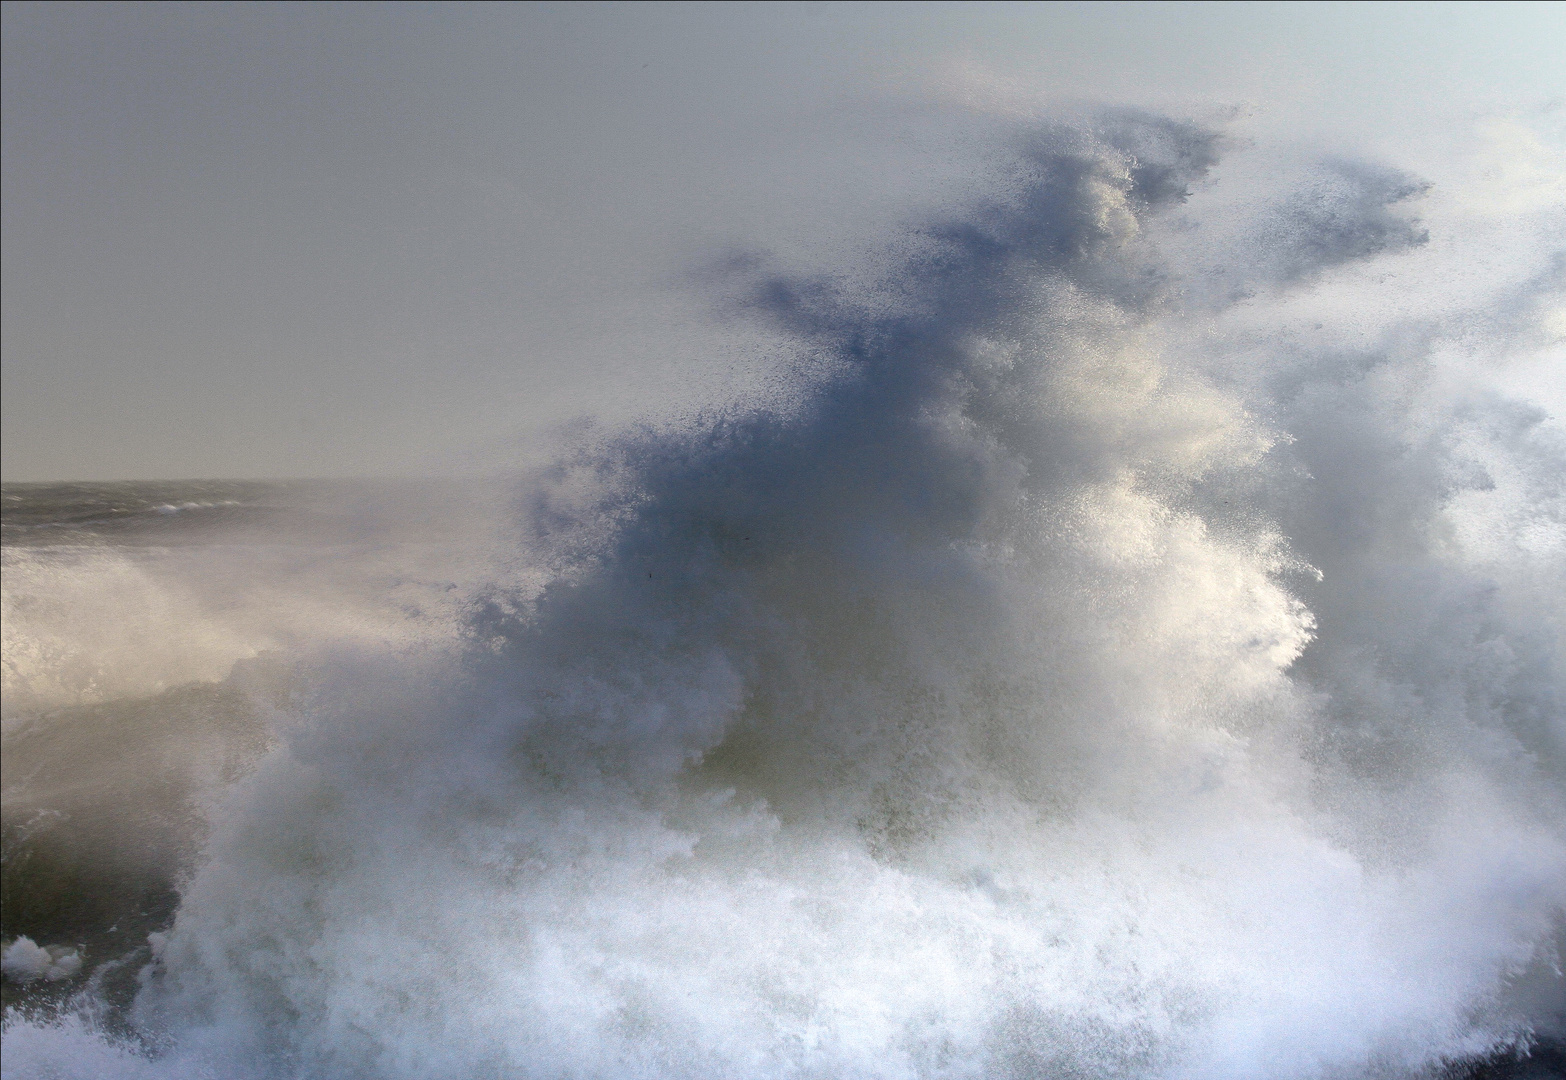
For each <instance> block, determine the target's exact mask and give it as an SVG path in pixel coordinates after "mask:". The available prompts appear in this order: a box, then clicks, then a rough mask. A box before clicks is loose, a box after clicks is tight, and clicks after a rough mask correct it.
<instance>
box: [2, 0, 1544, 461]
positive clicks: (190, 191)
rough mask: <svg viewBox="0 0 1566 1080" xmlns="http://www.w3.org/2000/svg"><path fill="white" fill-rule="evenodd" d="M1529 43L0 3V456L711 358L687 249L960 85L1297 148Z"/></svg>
mask: <svg viewBox="0 0 1566 1080" xmlns="http://www.w3.org/2000/svg"><path fill="white" fill-rule="evenodd" d="M1562 55H1566V5H1561V4H1524V5H1507V4H1488V5H1439V4H1431V5H1369V4H1353V5H1340V4H1318V5H1274V4H1255V5H1243V4H1191V5H1174V4H1093V5H1088V4H1058V5H1057V4H1034V5H1009V4H1001V5H969V4H927V5H890V4H876V5H856V4H786V5H744V6H729V5H664V6H655V5H627V6H620V5H569V4H539V5H505V6H489V5H418V4H400V5H392V6H376V5H326V4H313V5H304V6H294V5H286V4H281V5H272V4H266V5H237V4H235V5H181V4H162V5H114V4H94V5H75V4H72V5H63V6H57V5H48V4H7V5H6V6H5V9H4V66H3V78H4V128H3V138H4V219H3V225H4V233H3V242H4V251H3V256H4V296H3V301H4V323H3V363H4V371H3V377H4V417H3V419H4V426H3V439H4V443H3V451H4V455H3V465H4V475H5V478H6V479H7V480H41V479H94V478H115V477H123V478H145V477H193V476H226V477H244V476H311V475H314V476H322V475H326V476H341V475H365V474H396V473H408V472H420V471H425V470H429V469H437V470H445V469H452V468H468V467H481V466H482V463H483V462H484V461H485V460H487V459H488V458H490V457H494V456H495V455H498V454H502V453H504V452H505V448H506V447H507V446H509V445H511V444H512V443H514V442H516V441H517V440H525V438H526V436H527V434H528V433H529V432H532V431H537V430H539V429H541V428H544V427H547V426H548V425H550V424H554V423H558V422H561V421H564V420H567V419H569V418H571V417H573V416H576V415H581V414H600V415H605V416H608V417H611V418H617V419H618V418H624V417H626V416H630V415H635V414H637V413H643V412H646V413H658V412H661V411H667V410H668V409H670V408H673V407H689V406H691V405H693V404H700V403H701V402H703V401H710V400H720V399H722V398H723V397H724V396H725V395H728V394H732V393H737V392H740V390H741V389H743V387H744V385H746V382H747V380H749V379H753V378H755V377H756V376H757V373H758V372H759V371H761V370H762V369H763V367H764V361H763V360H762V359H761V358H759V357H758V356H756V355H754V348H753V347H752V348H750V349H747V348H746V342H745V339H744V336H743V335H742V334H738V333H737V332H736V331H734V330H733V329H730V328H724V327H722V326H717V325H713V324H712V323H711V321H710V320H708V319H705V318H704V308H703V304H704V303H705V302H706V301H705V300H704V298H703V297H702V296H701V294H700V291H699V290H697V289H695V288H694V287H693V286H692V285H691V284H690V277H689V274H690V270H691V268H692V267H694V266H696V265H698V264H699V263H701V262H702V261H703V260H705V259H709V258H711V257H713V256H714V254H715V253H718V252H721V251H722V250H724V249H726V248H728V247H730V246H732V245H735V244H755V245H758V246H761V247H765V248H770V249H774V250H779V251H783V252H785V253H793V254H795V255H797V256H798V257H800V258H818V259H819V258H822V257H823V255H822V253H823V252H830V251H832V250H833V249H834V245H836V246H842V245H845V244H848V243H850V242H851V240H852V238H853V237H854V236H856V235H863V234H865V233H866V232H868V231H869V230H872V229H874V228H876V227H878V226H880V225H882V224H884V223H885V222H886V221H887V220H890V219H895V218H896V217H898V216H899V215H901V214H902V213H903V212H905V210H906V208H907V207H909V206H911V205H917V204H919V203H920V202H921V201H927V200H930V199H934V198H938V197H939V194H940V192H941V190H943V185H950V184H952V183H955V182H956V181H957V180H958V179H960V177H961V175H962V173H963V171H964V169H965V168H966V167H968V166H969V165H970V164H971V162H972V154H973V153H977V151H975V150H972V149H971V148H969V149H966V150H965V149H964V148H963V144H962V140H961V138H960V133H955V134H954V133H953V132H950V131H944V132H943V131H932V129H931V127H930V124H929V121H928V119H927V117H925V116H924V115H923V113H921V110H920V108H919V107H918V103H919V102H921V101H928V100H930V99H932V98H936V97H939V96H940V95H942V94H953V93H956V94H960V93H961V92H962V87H964V86H971V85H977V84H993V85H998V86H1001V87H1003V88H1006V89H1005V92H1010V93H1015V94H1017V95H1020V97H1022V98H1028V97H1029V95H1033V96H1034V97H1036V98H1037V99H1038V100H1040V101H1045V100H1068V99H1083V100H1094V99H1097V100H1118V101H1129V102H1136V103H1140V104H1145V105H1149V106H1153V107H1169V108H1177V109H1182V110H1186V111H1192V110H1194V111H1197V112H1202V111H1203V110H1207V111H1208V112H1211V113H1212V114H1213V115H1217V113H1218V110H1220V109H1221V108H1224V107H1226V106H1230V105H1245V106H1248V107H1249V108H1250V110H1251V114H1252V115H1253V117H1254V119H1253V120H1252V121H1250V123H1251V125H1252V129H1253V130H1256V131H1270V132H1272V133H1274V134H1276V135H1278V136H1279V137H1284V136H1285V135H1286V137H1287V138H1292V139H1298V140H1309V141H1314V142H1317V143H1321V144H1323V145H1326V146H1328V148H1329V149H1330V148H1331V145H1330V144H1341V145H1342V146H1343V147H1345V148H1347V147H1351V146H1353V145H1356V144H1358V143H1363V142H1371V143H1376V144H1377V145H1386V144H1395V143H1396V141H1397V140H1398V139H1399V138H1402V137H1405V136H1406V133H1407V132H1408V131H1410V130H1419V129H1421V127H1422V126H1428V124H1429V123H1431V122H1433V118H1439V116H1440V115H1442V114H1443V113H1446V112H1450V111H1452V110H1469V111H1482V110H1485V109H1492V108H1501V109H1504V108H1506V107H1509V106H1512V105H1537V104H1539V103H1541V102H1543V101H1545V100H1547V99H1549V98H1551V97H1558V96H1560V95H1561V94H1563V93H1566V74H1563V72H1566V65H1563V64H1562V63H1561V61H1560V57H1561V56H1562ZM954 88H955V89H954Z"/></svg>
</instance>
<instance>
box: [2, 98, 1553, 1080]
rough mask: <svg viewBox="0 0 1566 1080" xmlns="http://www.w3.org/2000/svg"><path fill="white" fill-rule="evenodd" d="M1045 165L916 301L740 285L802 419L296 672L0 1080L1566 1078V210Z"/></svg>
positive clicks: (1149, 157) (966, 240)
mask: <svg viewBox="0 0 1566 1080" xmlns="http://www.w3.org/2000/svg"><path fill="white" fill-rule="evenodd" d="M1530 130H1532V129H1530ZM1541 131H1542V129H1541ZM1530 137H1533V138H1534V139H1535V142H1536V143H1538V145H1539V146H1541V147H1546V149H1547V146H1546V142H1547V140H1548V138H1549V137H1551V136H1550V135H1549V132H1548V131H1543V132H1542V134H1541V133H1540V132H1538V131H1535V132H1533V134H1532V135H1531V136H1530ZM1009 139H1010V142H1009V144H1008V149H1007V150H1006V152H1005V153H1004V154H1001V155H998V156H1000V157H1002V158H1004V160H1005V165H1004V167H1003V175H1002V178H1001V179H1000V180H998V181H995V182H993V183H992V184H991V185H990V186H989V188H988V189H987V191H988V194H987V195H985V196H984V197H982V198H980V197H977V196H976V197H975V198H974V199H973V200H971V201H970V202H969V203H967V204H964V205H962V206H957V207H953V208H950V209H949V210H948V211H947V212H946V213H945V214H944V215H943V216H940V217H936V218H929V219H925V220H922V221H916V222H914V224H913V227H912V228H911V229H910V231H909V233H908V234H907V235H905V236H903V237H901V238H898V239H896V240H895V241H892V242H889V245H888V248H887V251H886V253H885V255H884V257H882V258H880V259H875V260H869V262H868V265H869V266H870V267H871V269H870V270H868V271H865V272H863V273H857V272H856V275H855V276H854V277H852V278H849V279H841V278H840V279H829V278H814V277H808V276H804V277H802V276H800V275H794V274H790V273H787V272H785V271H782V270H779V271H776V272H773V271H770V270H768V269H767V268H766V266H765V264H759V263H755V262H746V263H742V264H740V265H739V267H738V268H737V269H735V270H734V271H733V273H734V275H736V277H735V278H733V279H731V284H730V286H729V287H730V288H731V290H732V291H733V292H734V294H735V295H738V296H741V297H742V300H741V306H742V307H743V308H744V309H745V310H746V311H749V312H750V313H752V314H753V315H755V316H757V317H759V318H763V319H767V320H771V323H772V325H774V326H775V327H776V328H777V332H778V333H780V334H782V335H786V337H787V339H788V340H789V341H790V342H792V346H791V347H792V350H793V356H794V357H795V360H794V361H793V362H792V366H791V367H790V374H789V376H788V378H786V379H783V380H780V388H779V389H778V391H777V393H776V395H775V396H774V397H773V398H771V399H769V400H765V401H763V402H761V403H760V404H759V405H753V406H746V407H744V408H739V407H736V408H735V409H731V410H728V411H726V412H720V413H719V414H717V415H713V416H710V417H705V418H699V419H696V420H692V421H688V422H682V423H677V424H668V425H662V426H655V427H652V428H648V429H646V430H642V431H639V432H633V433H631V434H621V435H614V436H607V437H604V438H601V439H597V440H596V441H594V440H592V439H583V440H580V441H579V442H578V443H577V444H576V445H575V446H574V447H572V448H570V449H569V450H567V451H563V452H562V454H561V457H560V463H559V465H558V467H557V468H555V469H554V470H553V471H552V472H550V473H549V474H548V476H546V477H545V478H544V479H543V480H542V481H540V482H538V483H536V484H533V485H532V486H530V487H528V488H527V489H526V491H524V492H523V493H522V500H521V501H522V504H523V510H522V511H521V512H519V513H518V514H517V520H518V521H519V522H520V524H518V525H517V526H516V528H515V530H514V533H513V535H512V536H511V538H510V539H509V541H508V544H509V548H510V550H509V552H506V553H504V555H503V556H502V557H500V558H498V559H497V561H496V562H495V563H494V566H495V569H494V570H493V572H492V573H491V575H490V578H489V583H488V584H486V585H485V586H484V587H482V588H479V589H475V590H472V591H471V592H466V593H463V595H464V596H467V597H468V598H469V599H468V600H467V602H466V606H464V607H462V608H461V614H460V617H459V618H458V620H457V622H456V623H455V627H456V629H455V630H454V631H452V632H445V631H442V632H439V633H436V632H434V631H431V632H430V633H429V634H427V635H425V636H423V637H419V636H410V635H403V636H401V637H398V638H396V639H395V640H390V639H388V640H387V641H385V642H381V643H377V642H378V641H379V640H380V639H376V640H371V639H369V638H366V637H364V636H363V635H360V636H354V635H350V634H337V635H332V634H323V635H319V636H318V639H317V641H316V643H315V644H311V645H309V646H308V647H307V646H305V645H298V646H297V647H296V648H294V649H293V651H292V652H290V653H288V654H287V655H286V661H284V660H279V661H277V663H279V664H285V666H286V668H287V678H286V682H287V688H286V691H279V690H275V689H274V690H272V691H269V692H267V693H265V694H262V693H261V692H260V691H256V692H255V693H256V695H257V696H256V700H257V704H256V706H255V707H256V708H257V709H259V710H260V711H261V712H262V713H264V714H265V716H266V717H267V718H268V722H269V723H270V724H271V725H273V730H274V737H275V740H276V742H275V745H274V746H273V748H272V749H271V750H270V751H268V752H267V753H265V754H264V755H263V756H262V757H261V758H260V759H259V761H258V762H257V764H256V765H255V767H254V769H253V771H251V772H249V773H248V774H247V775H246V776H245V777H244V778H243V779H241V780H239V781H237V782H235V783H233V784H232V786H229V787H227V788H225V789H224V790H223V793H222V794H221V796H214V797H213V802H212V806H211V809H210V812H209V824H208V826H207V828H208V830H209V833H208V834H207V839H206V841H205V846H204V849H203V851H202V854H201V855H200V857H199V858H198V859H196V860H195V861H194V863H193V864H192V869H191V871H190V872H189V875H188V878H187V879H185V880H184V881H183V884H182V887H181V889H180V900H179V907H178V913H177V917H176V919H175V921H174V923H173V925H172V927H171V928H170V929H169V930H168V931H167V933H166V934H158V935H156V936H155V938H154V941H153V943H152V946H151V949H152V951H153V952H155V954H156V955H155V958H153V959H151V960H150V962H147V966H146V967H145V968H144V970H143V971H142V974H141V976H140V980H141V984H140V985H141V988H140V990H139V993H138V994H137V995H136V998H135V1001H134V1005H133V1006H131V1007H130V1009H129V1012H128V1014H127V1017H126V1018H125V1020H124V1021H123V1022H122V1023H121V1024H120V1026H119V1027H114V1026H113V1025H106V1024H104V1023H103V1022H101V1012H102V1010H101V1009H99V1010H98V1011H95V1010H94V1006H93V1005H92V1002H91V1000H90V998H91V995H90V994H86V995H84V996H79V997H78V999H77V1001H76V1003H75V1005H74V1006H70V1007H67V1008H65V1009H64V1010H63V1011H62V1012H61V1013H59V1014H58V1015H57V1016H55V1017H52V1018H51V1017H49V1016H43V1015H39V1014H33V1015H32V1016H31V1017H24V1016H22V1015H21V1014H13V1016H12V1017H11V1018H10V1019H9V1020H8V1025H7V1027H6V1032H5V1046H6V1053H5V1074H6V1076H7V1077H10V1076H13V1075H15V1076H35V1075H58V1076H124V1077H141V1076H147V1077H193V1076H211V1077H225V1078H236V1080H237V1078H257V1080H260V1078H268V1080H271V1078H283V1077H290V1078H291V1077H301V1078H302V1077H323V1078H324V1077H342V1078H349V1077H352V1078H364V1080H370V1078H376V1080H381V1078H387V1080H389V1078H420V1080H426V1078H427V1080H434V1078H453V1080H455V1078H464V1080H466V1078H475V1077H538V1078H545V1077H549V1078H565V1077H572V1078H581V1080H587V1078H632V1077H639V1078H654V1077H658V1078H662V1077H682V1078H706V1077H713V1078H716V1077H732V1078H747V1080H748V1078H755V1080H761V1078H773V1077H777V1078H781V1077H790V1078H795V1080H804V1078H822V1080H826V1078H833V1080H839V1078H841V1080H847V1078H861V1077H862V1078H872V1077H873V1078H885V1080H892V1078H897V1080H902V1078H908V1080H912V1078H915V1077H918V1078H935V1077H941V1078H953V1080H955V1078H980V1077H984V1078H996V1080H999V1078H1012V1077H1016V1078H1022V1077H1036V1078H1052V1080H1053V1078H1060V1080H1064V1078H1083V1080H1088V1078H1093V1080H1109V1078H1122V1077H1124V1078H1133V1077H1135V1078H1154V1077H1157V1078H1171V1080H1173V1078H1189V1080H1197V1078H1201V1080H1220V1078H1223V1080H1264V1078H1266V1080H1286V1078H1287V1080H1293V1078H1307V1077H1309V1078H1327V1077H1343V1078H1347V1077H1388V1078H1391V1077H1417V1076H1425V1075H1436V1074H1437V1072H1438V1070H1440V1069H1442V1068H1444V1067H1445V1066H1446V1065H1447V1064H1448V1063H1451V1062H1456V1061H1460V1060H1464V1059H1469V1058H1475V1057H1479V1056H1483V1055H1486V1054H1491V1053H1494V1052H1496V1051H1498V1050H1506V1049H1508V1048H1526V1047H1527V1046H1528V1045H1529V1044H1530V1042H1531V1040H1533V1039H1536V1038H1538V1037H1541V1036H1549V1035H1550V1032H1551V1030H1552V1029H1551V1024H1553V1023H1556V1022H1558V1020H1559V1009H1560V1006H1561V982H1560V980H1559V976H1558V968H1557V967H1556V965H1557V964H1558V956H1557V955H1556V950H1557V948H1558V946H1559V943H1560V941H1561V933H1562V932H1561V926H1562V912H1563V905H1566V799H1563V796H1566V698H1563V690H1566V683H1563V667H1562V664H1563V660H1566V657H1563V650H1562V639H1561V636H1560V635H1561V625H1560V619H1561V614H1562V612H1563V610H1566V607H1563V604H1562V600H1563V595H1562V594H1563V591H1566V491H1563V484H1566V438H1563V435H1562V428H1561V426H1560V424H1559V422H1558V420H1554V419H1550V418H1549V417H1548V415H1547V413H1546V411H1545V410H1544V409H1542V408H1540V407H1538V406H1537V405H1534V404H1529V403H1528V400H1527V397H1528V393H1529V386H1530V380H1531V379H1545V378H1554V379H1557V380H1558V379H1559V378H1560V376H1561V371H1562V367H1563V365H1566V354H1563V336H1562V335H1563V333H1566V321H1563V311H1566V309H1563V307H1562V288H1563V273H1566V269H1563V268H1566V257H1563V255H1562V253H1561V252H1562V235H1563V233H1562V224H1563V219H1566V214H1563V209H1562V200H1561V198H1560V194H1561V192H1560V189H1559V181H1558V179H1551V176H1552V175H1553V174H1549V173H1547V172H1545V173H1539V176H1543V179H1539V178H1538V176H1535V177H1534V179H1532V180H1530V181H1529V183H1532V184H1533V185H1534V186H1533V187H1531V188H1530V187H1528V186H1527V185H1526V184H1523V183H1522V182H1521V181H1518V182H1517V183H1515V184H1513V185H1512V187H1509V188H1507V189H1506V190H1507V191H1508V192H1510V193H1511V195H1512V197H1514V198H1515V199H1516V200H1518V201H1517V202H1516V203H1515V205H1512V204H1508V207H1507V208H1505V209H1504V212H1503V211H1502V210H1496V209H1495V207H1496V206H1499V205H1500V204H1499V203H1497V202H1495V200H1493V199H1492V200H1491V201H1490V202H1489V203H1482V204H1481V202H1482V201H1481V200H1479V197H1478V196H1475V195H1472V191H1478V190H1480V189H1479V188H1473V189H1471V192H1470V197H1469V201H1467V202H1464V201H1463V199H1462V198H1459V197H1457V196H1454V195H1450V194H1448V193H1444V192H1443V191H1442V190H1440V189H1439V188H1437V189H1429V188H1428V186H1427V185H1425V184H1423V183H1422V182H1421V181H1420V179H1419V178H1417V177H1411V176H1407V175H1404V174H1402V173H1400V172H1397V171H1395V170H1391V169H1388V168H1383V167H1379V166H1371V165H1366V164H1362V163H1357V162H1330V163H1326V164H1323V165H1320V166H1314V167H1311V168H1309V169H1303V170H1299V171H1298V172H1297V173H1296V175H1295V177H1294V179H1293V181H1291V184H1290V186H1288V187H1287V188H1286V190H1284V191H1283V192H1282V193H1281V194H1280V193H1278V192H1277V191H1276V190H1266V191H1263V190H1251V189H1241V190H1231V189H1230V188H1226V187H1225V184H1226V182H1228V181H1227V178H1226V174H1225V173H1224V172H1223V169H1222V168H1221V167H1220V166H1219V157H1220V151H1221V149H1222V145H1223V144H1222V140H1221V138H1220V137H1219V136H1218V135H1216V134H1214V133H1213V132H1210V131H1207V130H1205V129H1202V128H1199V127H1196V126H1192V125H1187V124H1183V123H1176V122H1172V121H1167V120H1164V119H1160V118H1156V117H1148V116H1142V115H1135V114H1109V115H1102V116H1099V117H1097V118H1095V119H1093V120H1090V121H1085V122H1082V123H1076V124H1060V125H1042V126H1040V125H1034V124H1030V125H1026V126H1019V127H1018V128H1017V129H1016V130H1014V131H1013V132H1011V133H1010V135H1009ZM1541 140H1543V141H1541ZM1544 152H1545V150H1540V153H1541V154H1542V153H1544ZM1541 160H1542V159H1541ZM1539 168H1542V166H1539ZM1535 171H1536V172H1538V169H1536V170H1535ZM1241 175H1242V177H1243V173H1242V174H1241ZM1530 175H1533V174H1530ZM1239 182H1240V181H1236V183H1239ZM1475 183H1476V184H1477V183H1479V181H1475ZM1551 184H1555V185H1556V186H1555V187H1551V186H1550V185H1551ZM1519 185H1521V186H1519ZM1193 189H1194V190H1195V194H1194V195H1193V194H1191V192H1192V191H1193ZM1519 193H1520V194H1519ZM1443 200H1445V201H1443ZM1443 215H1444V216H1443ZM1497 252H1504V257H1502V256H1500V255H1497V254H1496V253H1497ZM1487 260H1488V261H1487ZM735 280H738V281H739V282H740V283H739V284H733V282H734V281H735ZM442 625H443V626H445V625H448V624H446V623H443V624H442ZM205 662H206V661H205V660H203V663H205ZM40 944H43V943H40ZM29 955H30V954H29ZM147 960H148V957H147V956H146V955H143V956H141V958H140V959H139V960H138V961H137V963H141V962H144V961H147ZM95 1018H99V1019H95ZM114 1032H118V1034H115V1033H114Z"/></svg>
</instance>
